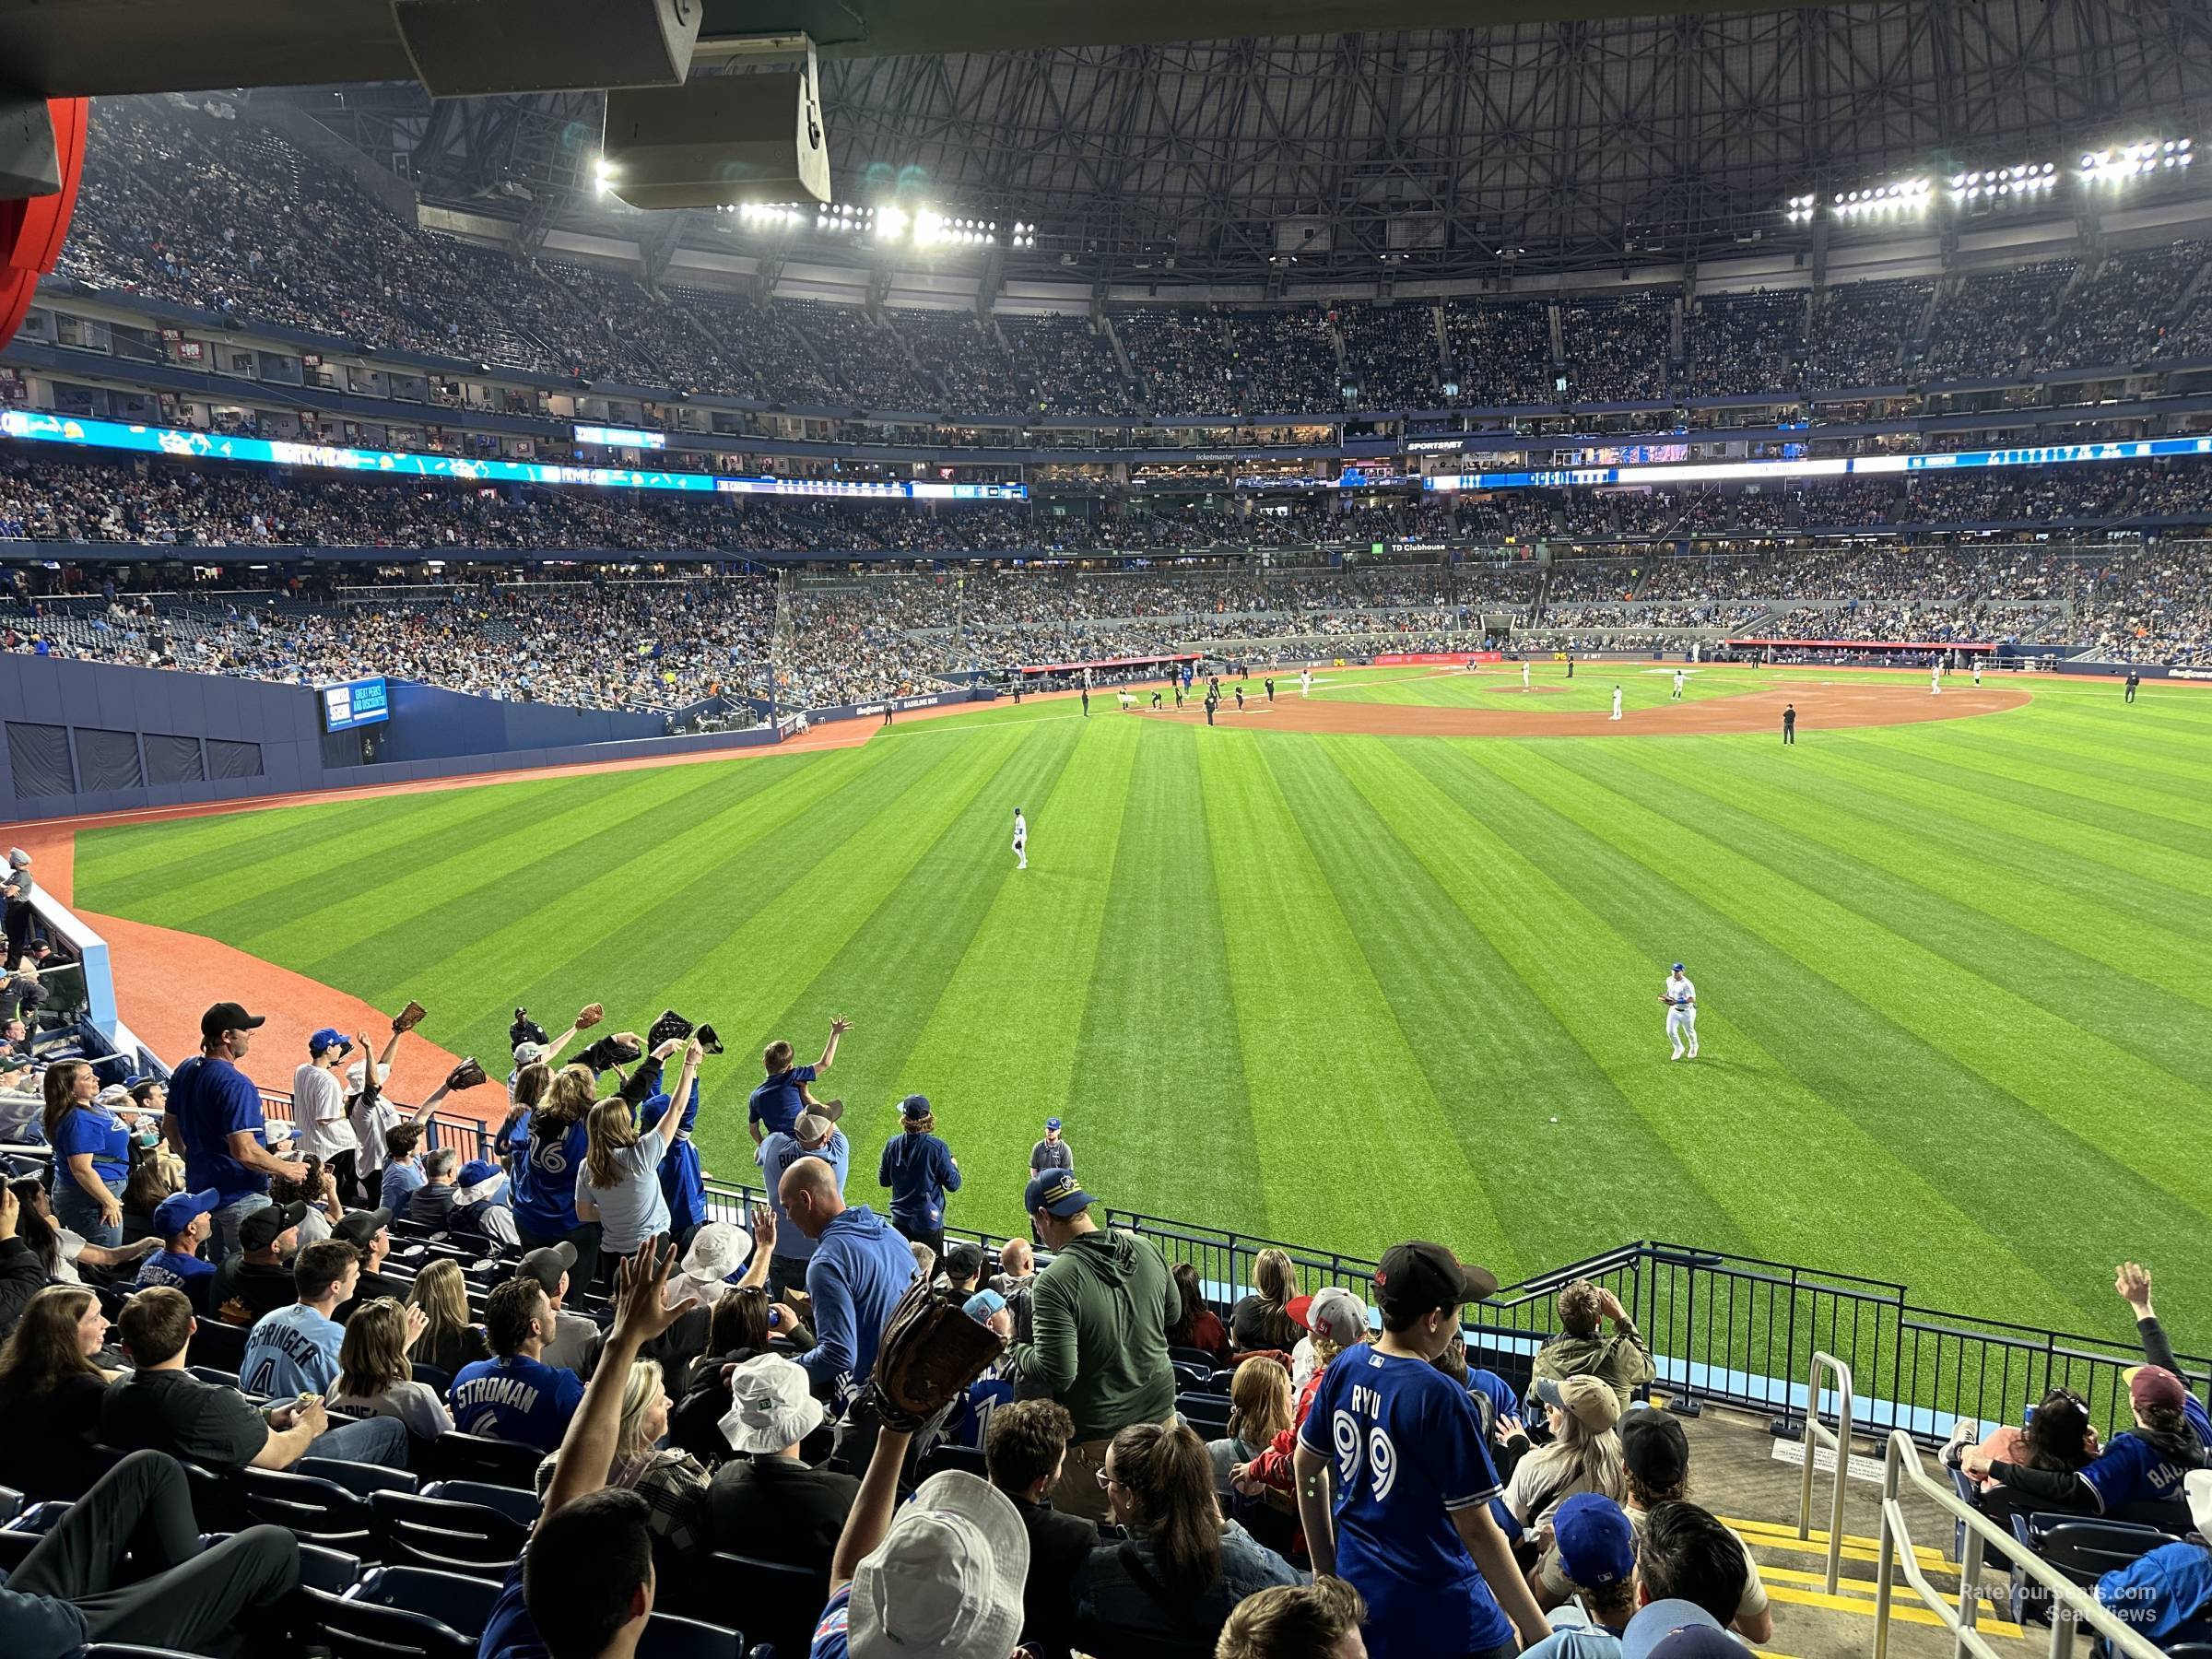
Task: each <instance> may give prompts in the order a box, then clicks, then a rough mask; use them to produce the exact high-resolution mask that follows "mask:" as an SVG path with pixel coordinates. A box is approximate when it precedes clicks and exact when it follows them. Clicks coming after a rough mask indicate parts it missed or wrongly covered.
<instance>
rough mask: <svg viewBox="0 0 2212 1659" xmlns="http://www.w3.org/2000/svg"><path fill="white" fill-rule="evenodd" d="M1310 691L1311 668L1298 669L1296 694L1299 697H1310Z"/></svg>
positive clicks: (1311, 683)
mask: <svg viewBox="0 0 2212 1659" xmlns="http://www.w3.org/2000/svg"><path fill="white" fill-rule="evenodd" d="M1312 690H1313V670H1312V669H1311V668H1300V670H1299V671H1298V694H1299V695H1300V697H1306V696H1310V695H1311V694H1312Z"/></svg>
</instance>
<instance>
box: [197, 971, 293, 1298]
mask: <svg viewBox="0 0 2212 1659" xmlns="http://www.w3.org/2000/svg"><path fill="white" fill-rule="evenodd" d="M264 1023H265V1021H264V1019H263V1018H262V1017H261V1016H260V1015H258V1014H249V1013H247V1012H246V1011H245V1009H243V1008H241V1007H240V1006H238V1004H236V1003H234V1002H221V1003H217V1004H216V1005H215V1006H214V1007H212V1008H210V1009H208V1010H207V1012H206V1013H205V1014H203V1015H201V1016H200V1052H199V1053H197V1054H195V1055H194V1056H193V1057H192V1058H191V1059H189V1060H187V1061H185V1062H184V1064H183V1065H180V1066H178V1067H177V1070H176V1075H175V1076H174V1077H171V1078H170V1080H169V1110H168V1111H167V1112H163V1113H162V1115H161V1131H162V1133H163V1134H164V1135H167V1136H168V1137H169V1144H170V1146H171V1147H172V1148H174V1149H175V1150H177V1151H179V1152H182V1154H183V1155H184V1185H185V1187H186V1188H187V1189H188V1190H189V1191H192V1192H194V1193H196V1192H200V1191H202V1190H204V1189H206V1188H207V1187H213V1188H214V1189H215V1190H216V1193H217V1195H218V1197H220V1198H221V1200H222V1203H221V1205H220V1206H219V1207H218V1209H217V1210H216V1212H215V1231H214V1232H213V1234H212V1235H211V1236H210V1237H209V1238H208V1241H207V1253H208V1254H209V1255H210V1256H211V1257H213V1258H214V1259H215V1260H216V1261H218V1262H220V1261H221V1260H222V1259H223V1258H224V1257H225V1256H228V1255H233V1254H235V1253H237V1252H238V1250H239V1249H240V1243H239V1225H240V1223H241V1222H242V1221H243V1220H244V1219H245V1218H247V1217H248V1216H250V1215H252V1214H253V1212H254V1211H255V1210H257V1209H262V1208H265V1206H267V1204H268V1202H269V1177H270V1176H272V1175H282V1176H285V1177H286V1178H288V1180H292V1181H303V1180H305V1179H306V1178H307V1166H306V1165H305V1164H303V1163H296V1162H293V1161H291V1160H289V1159H282V1158H278V1157H277V1156H276V1155H275V1154H274V1153H272V1152H270V1150H269V1149H268V1147H266V1146H265V1145H263V1143H262V1132H263V1130H264V1129H265V1127H266V1122H265V1119H264V1118H263V1116H262V1112H261V1090H259V1089H258V1088H254V1087H253V1082H252V1080H251V1079H250V1078H248V1077H247V1076H246V1074H245V1073H243V1072H241V1071H240V1070H239V1069H238V1064H237V1063H238V1062H239V1061H241V1060H243V1059H244V1058H245V1057H246V1050H247V1048H248V1047H249V1046H251V1044H252V1042H253V1033H254V1031H255V1030H258V1029H259V1028H260V1027H261V1026H262V1025H263V1024H264ZM294 1225H295V1226H296V1225H298V1224H297V1223H296V1222H295V1223H294ZM219 1305H220V1304H219V1303H218V1306H219Z"/></svg>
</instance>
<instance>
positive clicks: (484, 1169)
mask: <svg viewBox="0 0 2212 1659" xmlns="http://www.w3.org/2000/svg"><path fill="white" fill-rule="evenodd" d="M500 1173H501V1171H500V1166H499V1165H498V1164H496V1163H490V1162H488V1161H487V1160H486V1159H481V1158H472V1159H469V1160H468V1162H466V1163H465V1164H463V1165H462V1166H461V1174H460V1177H459V1179H457V1180H456V1181H455V1182H453V1184H454V1185H455V1186H465V1187H473V1186H482V1185H483V1184H484V1183H485V1182H488V1181H492V1180H496V1179H497V1178H498V1177H499V1175H500Z"/></svg>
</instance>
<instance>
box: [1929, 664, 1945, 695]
mask: <svg viewBox="0 0 2212 1659" xmlns="http://www.w3.org/2000/svg"><path fill="white" fill-rule="evenodd" d="M1928 695H1929V696H1930V697H1941V696H1942V695H1943V659H1942V658H1941V657H1937V658H1936V659H1935V661H1934V662H1932V663H1930V664H1929V665H1928Z"/></svg>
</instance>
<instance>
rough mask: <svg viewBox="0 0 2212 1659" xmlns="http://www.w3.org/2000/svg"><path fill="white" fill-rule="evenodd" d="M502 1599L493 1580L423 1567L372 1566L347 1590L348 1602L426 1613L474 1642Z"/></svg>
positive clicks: (482, 1632) (497, 1585)
mask: <svg viewBox="0 0 2212 1659" xmlns="http://www.w3.org/2000/svg"><path fill="white" fill-rule="evenodd" d="M499 1598H500V1586H499V1584H498V1583H496V1582H494V1581H493V1580H490V1579H484V1578H471V1577H469V1576H467V1575H466V1574H465V1573H458V1572H434V1571H429V1570H428V1569H426V1568H421V1567H389V1566H387V1567H371V1569H370V1570H369V1571H368V1573H367V1574H366V1575H365V1576H364V1577H363V1578H362V1579H361V1582H360V1583H358V1584H356V1585H354V1586H353V1588H352V1589H351V1590H349V1591H348V1592H347V1600H348V1601H356V1602H367V1603H368V1604H370V1605H371V1606H378V1607H405V1608H406V1609H407V1610H408V1611H409V1612H411V1613H420V1614H424V1615H426V1616H427V1617H429V1618H434V1619H436V1620H437V1621H438V1622H439V1623H440V1624H442V1625H444V1626H446V1627H447V1628H448V1629H450V1630H457V1631H459V1632H460V1633H461V1634H462V1635H464V1636H466V1637H467V1638H469V1639H470V1640H471V1641H474V1640H476V1639H477V1637H479V1636H481V1635H483V1634H484V1626H485V1625H486V1623H487V1622H488V1621H489V1619H490V1618H491V1608H492V1604H493V1603H494V1602H496V1601H498V1600H499Z"/></svg>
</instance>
